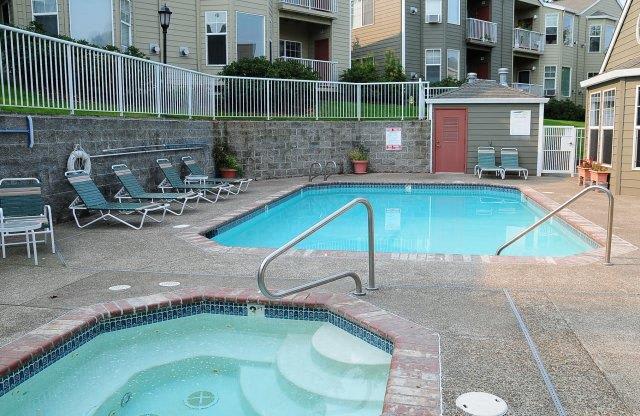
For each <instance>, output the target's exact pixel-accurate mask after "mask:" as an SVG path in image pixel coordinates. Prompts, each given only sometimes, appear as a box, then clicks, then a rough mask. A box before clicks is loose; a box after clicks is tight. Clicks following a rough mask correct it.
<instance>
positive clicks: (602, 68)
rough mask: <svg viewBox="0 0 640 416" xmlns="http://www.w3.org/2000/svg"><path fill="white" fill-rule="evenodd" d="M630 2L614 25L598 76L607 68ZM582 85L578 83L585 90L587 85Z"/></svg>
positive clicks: (629, 0) (630, 0) (628, 0)
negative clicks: (614, 29)
mask: <svg viewBox="0 0 640 416" xmlns="http://www.w3.org/2000/svg"><path fill="white" fill-rule="evenodd" d="M632 2H633V0H627V2H626V4H625V5H624V9H623V10H622V15H621V16H620V20H618V24H617V25H616V31H615V32H613V37H612V38H611V42H610V43H609V48H608V49H607V54H606V55H605V56H604V61H602V66H601V67H600V75H602V73H603V72H604V69H605V68H606V67H607V64H608V63H609V58H611V52H612V51H613V49H614V48H615V46H616V41H617V40H618V36H620V31H621V30H622V25H623V24H624V21H625V20H627V14H628V13H629V8H630V7H631V3H632ZM594 78H596V77H594ZM591 80H593V78H591ZM587 81H589V80H587ZM584 82H586V81H582V83H584ZM582 83H580V85H581V86H582V87H583V88H585V87H586V86H587V85H582Z"/></svg>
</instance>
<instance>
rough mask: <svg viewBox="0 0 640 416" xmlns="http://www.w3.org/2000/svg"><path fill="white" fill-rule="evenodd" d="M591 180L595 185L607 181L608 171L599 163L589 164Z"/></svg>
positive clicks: (606, 182)
mask: <svg viewBox="0 0 640 416" xmlns="http://www.w3.org/2000/svg"><path fill="white" fill-rule="evenodd" d="M590 174H591V182H592V183H594V184H596V185H601V184H608V183H609V171H608V169H607V168H606V167H604V166H602V165H601V164H599V163H592V164H591V172H590Z"/></svg>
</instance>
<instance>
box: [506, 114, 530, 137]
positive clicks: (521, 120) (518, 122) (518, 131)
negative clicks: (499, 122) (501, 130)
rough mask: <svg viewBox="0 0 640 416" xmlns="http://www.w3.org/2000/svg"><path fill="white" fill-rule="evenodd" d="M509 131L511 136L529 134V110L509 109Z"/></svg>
mask: <svg viewBox="0 0 640 416" xmlns="http://www.w3.org/2000/svg"><path fill="white" fill-rule="evenodd" d="M510 132H511V135H512V136H530V135H531V110H511V124H510Z"/></svg>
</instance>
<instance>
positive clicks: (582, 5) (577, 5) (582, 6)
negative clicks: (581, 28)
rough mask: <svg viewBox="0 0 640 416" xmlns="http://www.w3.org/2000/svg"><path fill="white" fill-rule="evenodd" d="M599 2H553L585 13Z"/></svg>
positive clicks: (566, 0)
mask: <svg viewBox="0 0 640 416" xmlns="http://www.w3.org/2000/svg"><path fill="white" fill-rule="evenodd" d="M597 2H598V1H594V0H556V1H554V2H553V3H552V4H555V5H557V6H562V7H565V8H567V9H569V10H573V11H575V12H578V13H583V12H584V11H586V10H587V9H588V8H589V7H591V6H593V5H594V4H596V3H597Z"/></svg>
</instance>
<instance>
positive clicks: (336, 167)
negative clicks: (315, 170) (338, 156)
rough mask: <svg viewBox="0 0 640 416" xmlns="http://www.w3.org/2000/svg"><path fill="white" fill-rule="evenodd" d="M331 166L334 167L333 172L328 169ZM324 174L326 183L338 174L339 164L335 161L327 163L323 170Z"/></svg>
mask: <svg viewBox="0 0 640 416" xmlns="http://www.w3.org/2000/svg"><path fill="white" fill-rule="evenodd" d="M330 165H333V172H329V169H328V167H329V166H330ZM322 170H323V172H324V181H325V182H326V181H327V180H329V177H330V176H331V175H335V174H337V173H338V164H337V163H336V161H335V160H330V161H328V162H327V163H325V164H324V168H323V169H322Z"/></svg>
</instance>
